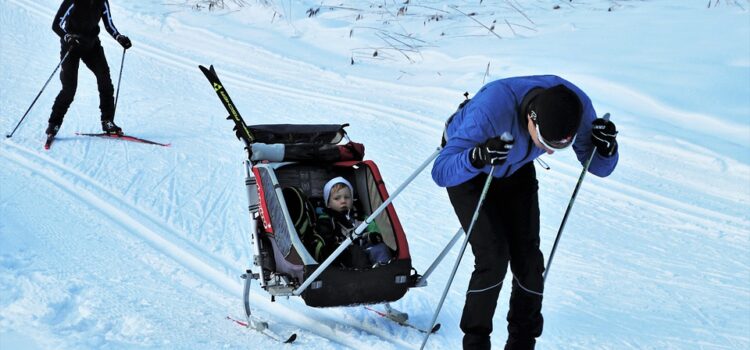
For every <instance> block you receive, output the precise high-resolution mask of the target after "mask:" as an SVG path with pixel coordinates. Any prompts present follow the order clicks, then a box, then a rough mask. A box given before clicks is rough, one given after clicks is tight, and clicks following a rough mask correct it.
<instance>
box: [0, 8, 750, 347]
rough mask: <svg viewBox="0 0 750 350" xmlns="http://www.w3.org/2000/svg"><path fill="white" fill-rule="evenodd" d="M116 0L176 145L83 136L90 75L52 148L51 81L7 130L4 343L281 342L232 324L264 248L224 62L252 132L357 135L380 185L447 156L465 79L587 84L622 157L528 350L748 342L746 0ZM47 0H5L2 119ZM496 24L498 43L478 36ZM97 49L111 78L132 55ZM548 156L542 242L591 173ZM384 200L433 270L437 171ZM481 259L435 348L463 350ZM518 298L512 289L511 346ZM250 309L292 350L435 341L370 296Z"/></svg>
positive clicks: (417, 304)
mask: <svg viewBox="0 0 750 350" xmlns="http://www.w3.org/2000/svg"><path fill="white" fill-rule="evenodd" d="M111 2H112V6H113V15H114V19H115V24H116V25H117V27H118V28H119V29H120V30H121V31H122V32H124V33H126V34H127V35H129V36H130V37H131V39H132V40H133V42H134V47H133V48H132V50H129V51H128V53H127V55H126V57H125V67H124V73H123V79H122V86H121V92H120V102H119V103H118V110H117V115H118V117H117V121H118V123H119V124H120V125H121V126H122V127H123V128H124V129H125V130H126V131H127V132H130V133H132V134H135V135H138V136H141V137H145V138H151V139H154V140H157V141H162V142H171V143H172V147H170V148H159V147H153V146H147V145H139V144H133V143H125V142H116V141H107V140H99V139H86V138H83V137H77V136H75V135H74V133H75V132H76V131H84V132H90V131H96V130H97V129H98V127H99V125H98V124H99V123H98V118H99V115H98V109H97V106H98V97H97V93H96V87H95V85H96V84H95V81H94V79H93V76H92V74H90V73H89V72H88V71H87V70H85V69H81V74H80V78H79V89H78V93H77V95H76V101H75V102H74V104H73V105H72V107H71V109H70V111H69V112H68V114H67V116H66V119H65V123H64V124H63V127H62V130H61V132H60V139H59V141H57V142H56V143H55V144H54V146H53V148H52V149H51V150H50V151H44V150H43V149H42V143H43V139H44V136H43V130H44V128H45V127H46V119H47V117H48V116H49V110H50V107H51V105H52V101H53V99H54V96H55V94H56V92H57V91H58V90H59V80H58V79H57V78H56V77H55V78H54V79H53V81H52V82H51V83H50V85H49V87H48V88H47V90H46V91H45V92H44V94H42V96H41V97H40V99H39V101H38V102H37V104H36V106H35V107H34V109H33V110H32V111H31V113H30V114H29V116H28V117H27V120H26V121H25V122H24V124H22V126H21V127H20V128H19V130H18V131H17V132H16V134H15V136H14V137H13V138H11V139H3V140H2V141H0V161H1V162H2V166H0V349H84V348H86V349H89V348H107V349H111V348H115V349H120V348H128V349H129V348H169V349H217V348H229V349H235V348H236V349H240V348H242V349H246V348H253V349H255V348H262V347H270V346H274V345H275V344H274V343H273V342H271V341H269V340H268V339H267V338H264V337H259V336H257V335H256V334H254V333H252V332H247V331H244V330H243V329H241V328H240V327H237V326H235V325H234V324H232V323H231V322H229V321H226V320H225V317H226V316H227V315H232V316H240V315H241V283H240V279H239V278H238V276H239V274H241V273H242V272H243V270H244V269H245V268H247V267H248V264H249V261H250V258H249V254H248V248H249V245H248V238H247V231H248V229H247V226H246V223H247V218H246V214H245V208H246V199H245V194H244V184H243V175H242V171H241V170H242V167H241V161H242V159H243V156H244V152H243V151H242V147H241V144H240V143H239V142H238V141H237V140H236V139H234V138H233V136H232V133H231V123H230V122H228V121H226V120H224V117H223V116H224V114H225V112H224V110H223V108H222V106H221V105H220V103H219V101H218V100H217V99H216V97H215V94H214V93H213V91H212V89H211V87H210V86H209V85H208V83H207V82H206V81H205V79H204V77H203V75H202V74H201V73H200V71H199V70H198V68H197V66H198V65H199V64H204V65H207V64H214V65H215V66H216V69H217V70H218V72H219V74H220V76H221V78H222V80H223V82H224V83H225V85H226V87H227V89H228V90H229V92H230V93H231V94H232V96H233V97H234V100H235V102H236V104H237V105H238V107H239V108H240V110H241V112H242V114H243V115H244V116H245V118H246V119H247V120H248V122H250V123H258V124H262V123H344V122H347V123H350V124H351V127H350V128H349V131H350V135H351V137H352V138H353V139H354V140H357V141H360V142H363V143H365V144H366V146H367V152H368V158H370V159H374V160H376V161H377V162H378V164H379V166H380V168H381V171H382V172H383V175H384V177H385V180H386V181H387V183H388V184H389V188H390V189H391V190H393V189H395V188H396V186H397V185H398V184H400V183H401V181H403V180H404V179H405V178H406V177H407V176H408V175H409V174H410V173H411V171H412V170H413V169H414V168H415V167H416V165H418V164H419V163H421V162H422V160H423V159H425V158H426V157H427V156H429V155H430V154H431V153H432V151H433V150H434V149H435V147H436V146H437V143H438V140H439V138H440V133H441V131H442V124H443V121H444V119H445V118H446V117H447V116H448V115H449V114H450V113H451V112H452V111H453V109H454V108H455V106H456V104H457V103H458V102H460V100H461V99H462V96H461V94H462V93H463V92H464V91H468V92H470V93H473V92H475V91H476V90H477V89H478V88H479V87H480V86H481V85H482V84H483V82H486V81H490V80H493V79H498V78H502V77H508V76H514V75H523V74H547V73H551V74H558V75H561V76H563V77H565V78H567V79H569V80H571V81H573V82H575V83H576V84H578V85H579V86H580V87H582V88H583V89H584V90H585V91H587V93H588V94H589V95H590V96H591V97H592V99H593V101H594V106H595V107H596V108H597V110H598V112H599V113H600V114H603V113H604V112H610V113H612V118H613V120H614V121H615V122H616V123H617V125H618V129H620V136H619V137H618V140H619V141H620V147H621V148H620V150H621V155H620V164H619V167H618V168H617V170H616V171H615V173H614V174H613V175H612V176H610V177H608V178H605V179H600V178H596V177H594V176H589V177H587V178H586V180H585V183H584V186H583V188H582V190H581V193H580V194H579V197H578V200H577V202H576V206H575V208H574V210H573V214H572V216H571V218H570V220H569V222H568V225H567V227H566V231H565V233H564V235H563V239H562V242H561V245H560V247H559V251H558V254H557V255H556V257H555V263H554V265H553V268H552V270H551V273H550V277H549V281H548V285H547V287H546V293H545V294H546V295H545V305H544V316H545V320H546V323H545V332H544V335H543V336H542V338H540V340H539V343H538V348H540V349H748V348H750V335H749V334H750V19H749V18H750V16H748V9H750V2H748V1H746V0H726V1H712V2H709V3H708V5H707V4H706V1H682V0H661V1H627V0H618V1H604V0H585V1H572V2H569V1H543V0H525V1H524V0H517V1H516V0H506V1H499V0H491V1H483V2H478V1H472V2H453V3H451V4H455V5H458V8H457V9H454V8H452V7H450V6H447V5H445V4H441V3H440V2H437V1H412V2H411V3H410V4H409V5H408V6H407V7H405V8H404V10H402V11H401V13H399V9H400V8H402V7H404V4H402V3H400V2H399V3H396V2H389V1H386V2H368V1H363V0H356V1H351V2H347V3H346V4H343V5H342V4H341V3H339V2H329V1H326V2H323V4H324V5H325V6H321V2H313V1H304V2H294V3H292V2H284V1H258V2H255V1H246V2H244V4H245V6H238V4H239V3H243V2H236V1H226V4H227V7H226V8H224V9H216V10H213V11H208V10H207V9H205V8H203V9H200V10H197V9H194V8H192V7H191V5H189V4H188V3H195V2H196V1H179V2H178V1H175V2H172V3H164V2H162V1H155V0H148V1H147V0H143V1H117V0H111ZM59 3H60V2H59V1H55V0H0V38H2V39H0V66H1V67H2V69H0V81H2V84H0V125H1V126H2V128H3V129H4V130H6V131H8V132H9V131H10V130H12V128H13V127H14V126H15V123H16V122H17V121H18V119H19V118H20V116H21V115H23V113H24V112H25V111H26V108H27V107H28V105H29V103H31V101H32V100H33V98H34V97H35V96H36V93H37V92H38V91H39V88H40V87H41V85H42V84H43V83H44V81H45V80H46V79H47V77H49V74H50V73H51V72H52V69H53V68H54V66H55V64H57V62H58V56H57V55H58V51H59V46H58V43H57V38H56V36H55V35H54V34H53V33H52V31H51V30H50V29H49V27H50V24H51V22H52V17H53V15H54V13H55V11H56V10H57V7H58V6H59ZM326 6H329V7H326ZM331 6H332V7H331ZM556 6H558V7H559V9H554V7H556ZM317 8H320V10H319V11H318V12H317V14H316V15H315V16H313V17H307V14H306V11H307V10H308V9H312V10H315V9H317ZM472 12H473V13H475V15H472V16H468V15H469V14H471V13H472ZM462 13H463V14H462ZM464 14H466V15H464ZM435 19H438V20H437V21H436V20H435ZM493 21H494V22H495V23H494V25H495V34H497V35H495V34H491V33H490V32H489V31H488V29H486V28H484V26H486V27H491V26H492V25H493ZM478 22H481V23H482V25H480V24H479V23H478ZM498 36H499V37H498ZM102 39H103V42H104V47H105V51H106V53H107V57H108V60H109V62H110V67H111V70H112V72H113V75H114V76H116V72H118V70H119V67H120V59H121V57H122V56H121V54H122V50H121V48H120V47H119V46H118V45H117V43H115V42H114V41H113V40H111V39H110V38H108V37H107V36H106V34H104V35H102ZM375 51H377V52H378V55H377V56H374V53H375ZM352 62H354V64H352ZM544 160H545V161H546V162H547V163H549V164H550V166H551V167H552V170H551V171H543V170H541V169H538V174H539V180H540V184H541V191H540V205H541V210H542V245H543V247H542V250H543V251H544V252H545V253H546V252H549V250H550V248H551V245H552V242H553V240H554V235H555V233H556V231H557V227H558V225H559V222H560V219H561V217H562V214H563V212H564V209H565V206H566V204H567V201H568V199H569V197H570V194H571V192H572V189H573V186H574V184H575V181H576V180H577V177H578V174H579V172H580V165H579V164H578V163H577V162H576V161H575V159H574V157H573V154H572V152H568V153H566V154H555V155H554V156H553V157H544ZM395 206H396V209H397V211H398V212H399V214H400V217H401V220H402V222H403V224H404V226H405V229H406V231H407V234H408V238H409V243H410V248H411V250H412V256H413V258H414V261H413V262H414V266H415V267H416V268H417V269H420V270H423V269H425V268H426V267H427V266H428V265H429V263H430V262H431V261H432V259H433V258H434V256H435V252H437V251H439V250H440V249H441V246H442V245H443V244H445V243H446V242H447V241H448V239H449V238H450V236H451V235H452V234H453V233H454V232H455V230H456V229H457V228H458V221H457V220H456V219H455V217H454V216H453V214H452V213H453V212H452V208H451V207H450V205H449V204H448V201H447V195H446V193H445V191H444V190H442V189H439V188H437V187H436V186H435V185H434V184H433V183H432V181H431V179H430V177H429V174H428V172H425V174H422V175H420V176H419V177H418V178H417V180H416V181H415V183H414V185H413V186H412V187H410V188H409V190H408V191H406V192H405V193H404V194H403V195H402V196H401V197H399V199H397V200H396V202H395ZM456 253H457V249H456V251H454V252H453V254H452V255H450V256H449V257H448V259H446V261H447V262H446V263H445V264H444V265H443V266H442V268H441V269H440V270H439V271H438V272H436V273H435V275H433V278H432V279H431V281H430V285H429V286H428V287H426V288H421V289H414V290H412V291H410V292H409V293H407V295H406V296H405V297H404V298H403V299H402V300H400V301H399V302H397V303H395V304H394V305H395V306H396V307H397V308H400V309H404V310H408V311H409V312H410V314H411V318H412V321H413V322H414V323H416V324H420V325H426V324H427V323H428V322H429V320H430V318H431V315H432V312H433V310H434V306H435V304H436V303H437V301H438V300H439V298H440V294H441V292H442V289H443V286H444V284H445V281H446V280H447V277H448V275H449V273H450V266H449V265H450V264H452V262H453V261H454V260H455V254H456ZM467 255H468V256H467V257H465V258H464V261H463V263H462V265H461V267H460V268H459V274H458V277H457V278H456V280H455V282H454V284H453V286H452V288H451V292H450V293H449V294H448V299H447V302H446V304H445V307H444V309H443V311H442V313H441V314H440V318H439V321H440V322H442V324H443V329H442V330H441V331H440V332H439V333H438V334H435V335H433V336H432V337H431V339H430V342H429V343H428V348H430V349H456V348H460V342H461V332H460V330H459V329H458V320H459V318H460V314H461V308H462V305H463V294H464V291H465V290H466V285H467V282H468V275H469V273H470V271H471V268H472V266H471V265H472V264H471V257H470V254H467ZM507 299H508V290H503V292H502V294H501V301H502V302H501V304H500V306H499V308H498V310H497V313H496V318H495V320H496V322H495V333H494V334H493V335H494V337H493V343H494V345H495V347H497V348H500V347H501V346H502V344H503V342H504V340H505V335H506V333H505V321H504V318H505V313H506V312H507ZM252 302H253V304H254V305H253V306H254V308H255V309H256V310H257V311H258V314H259V315H260V316H262V317H267V318H273V319H276V320H278V323H275V324H274V326H275V327H276V329H277V330H278V331H279V332H281V333H285V334H286V333H288V332H297V333H298V334H299V335H300V339H299V340H298V344H295V345H293V346H290V347H295V348H300V349H340V348H355V349H367V348H377V349H400V348H416V347H418V346H419V344H420V342H421V335H420V334H417V333H415V332H413V331H410V330H408V329H404V328H401V327H398V326H394V325H392V324H390V323H388V322H386V321H384V320H383V319H381V318H378V317H377V316H375V315H374V314H372V313H369V312H367V311H365V310H363V309H362V308H334V309H312V308H307V307H305V306H304V305H303V303H302V301H301V300H299V299H294V298H293V299H288V300H278V301H277V302H276V303H271V302H270V301H269V300H268V298H267V296H266V295H265V294H263V293H262V292H261V291H260V290H253V298H252Z"/></svg>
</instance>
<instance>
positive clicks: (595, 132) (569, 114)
mask: <svg viewBox="0 0 750 350" xmlns="http://www.w3.org/2000/svg"><path fill="white" fill-rule="evenodd" d="M506 132H507V133H509V134H510V136H511V137H508V136H507V135H506V137H502V138H501V135H503V134H504V133H506ZM616 134H617V132H616V128H615V124H614V123H612V122H611V121H608V120H604V119H601V118H597V117H596V112H595V111H594V108H593V106H592V105H591V100H590V99H589V98H588V96H586V94H585V93H584V92H583V91H581V90H580V89H579V88H578V87H576V86H575V85H573V84H572V83H570V82H568V81H566V80H564V79H562V78H560V77H557V76H553V75H543V76H524V77H514V78H507V79H501V80H497V81H494V82H491V83H489V84H487V85H485V86H484V87H482V88H481V89H480V90H479V92H478V93H477V94H476V96H474V98H473V99H471V100H470V101H468V103H466V104H465V105H463V106H462V107H460V108H459V110H458V111H456V113H455V114H454V115H453V116H452V117H451V118H450V119H449V120H448V122H447V124H446V130H445V133H444V140H443V141H444V149H443V150H442V152H441V153H440V155H439V156H438V157H437V159H436V160H435V163H434V166H433V169H432V178H433V180H434V181H435V182H436V183H437V184H438V185H439V186H441V187H447V190H448V196H449V198H450V201H451V204H452V205H453V208H454V210H455V212H456V215H457V216H458V219H459V221H460V222H461V225H462V227H463V228H464V230H465V231H466V230H468V229H469V225H470V224H471V219H472V216H473V214H474V211H475V209H476V206H477V203H478V201H479V197H480V195H481V192H482V189H483V187H484V183H485V181H486V179H487V176H488V174H489V172H490V169H491V166H494V167H495V172H494V173H493V174H494V179H492V180H491V183H490V188H489V192H488V194H487V197H486V199H485V201H484V204H483V205H482V207H481V209H480V212H479V215H478V219H477V221H476V223H475V224H474V229H473V231H474V232H473V233H472V234H471V237H470V239H469V243H470V244H471V249H472V252H473V254H474V271H473V272H472V275H471V279H470V281H469V288H468V291H467V292H466V303H465V304H464V309H463V315H462V317H461V330H462V331H463V332H464V338H463V347H464V349H490V334H491V333H492V318H493V315H494V313H495V307H496V305H497V299H498V296H499V294H500V288H501V286H502V283H503V280H504V278H505V274H506V271H507V266H508V263H510V268H511V272H512V273H513V282H512V283H513V287H512V290H511V296H510V310H509V312H508V317H507V320H508V339H507V342H506V345H505V349H533V348H534V345H535V343H536V338H537V337H539V336H540V335H541V334H542V323H543V319H542V313H541V310H542V295H543V292H544V280H543V272H544V257H543V255H542V252H541V251H540V250H539V202H538V197H537V189H538V182H537V180H536V172H535V169H534V159H536V158H537V157H539V156H541V155H542V154H544V153H547V154H550V155H551V154H552V153H554V152H555V151H559V150H563V149H566V148H568V147H570V146H572V148H573V151H574V152H575V153H576V156H577V157H578V160H579V161H580V162H581V164H584V163H585V162H586V161H587V160H588V158H589V157H591V154H592V152H596V155H595V156H594V157H593V160H592V161H591V165H590V167H589V172H591V173H592V174H594V175H597V176H600V177H605V176H608V175H609V174H610V173H612V171H613V170H614V168H615V166H616V165H617V160H618V157H619V156H618V146H617V141H616V139H615V137H616Z"/></svg>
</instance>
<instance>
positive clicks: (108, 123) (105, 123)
mask: <svg viewBox="0 0 750 350" xmlns="http://www.w3.org/2000/svg"><path fill="white" fill-rule="evenodd" d="M102 130H104V132H105V133H107V134H116V135H122V128H120V127H119V126H117V124H115V122H114V121H112V120H102Z"/></svg>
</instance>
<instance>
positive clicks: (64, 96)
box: [49, 47, 80, 126]
mask: <svg viewBox="0 0 750 350" xmlns="http://www.w3.org/2000/svg"><path fill="white" fill-rule="evenodd" d="M65 53H67V47H63V48H62V49H61V50H60V59H62V58H63V57H64V56H65ZM79 60H80V54H79V53H78V52H77V50H75V49H73V50H71V51H70V54H69V55H68V58H67V59H66V60H65V61H64V62H63V63H62V65H61V66H60V82H61V83H62V88H61V89H60V92H59V93H58V94H57V97H56V98H55V102H54V104H52V113H51V114H50V117H49V124H50V125H58V126H59V125H61V124H62V122H63V118H64V117H65V113H66V112H67V111H68V108H70V104H71V103H73V98H74V97H75V94H76V88H77V87H78V63H79Z"/></svg>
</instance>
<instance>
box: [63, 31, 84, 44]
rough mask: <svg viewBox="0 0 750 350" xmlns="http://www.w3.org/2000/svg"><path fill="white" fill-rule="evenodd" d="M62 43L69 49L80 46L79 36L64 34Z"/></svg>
mask: <svg viewBox="0 0 750 350" xmlns="http://www.w3.org/2000/svg"><path fill="white" fill-rule="evenodd" d="M63 41H65V43H66V44H68V45H69V46H70V47H76V46H78V45H81V36H80V35H78V34H65V36H64V37H63Z"/></svg>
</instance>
